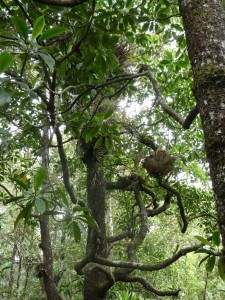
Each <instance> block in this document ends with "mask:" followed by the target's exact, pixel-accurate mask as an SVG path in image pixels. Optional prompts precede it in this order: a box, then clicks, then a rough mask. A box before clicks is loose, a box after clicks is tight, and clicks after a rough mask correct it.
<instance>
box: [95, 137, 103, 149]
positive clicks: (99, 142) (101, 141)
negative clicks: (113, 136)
mask: <svg viewBox="0 0 225 300" xmlns="http://www.w3.org/2000/svg"><path fill="white" fill-rule="evenodd" d="M102 143H103V137H102V136H101V137H100V138H99V139H97V141H96V142H95V145H94V149H98V148H100V147H101V146H102Z"/></svg>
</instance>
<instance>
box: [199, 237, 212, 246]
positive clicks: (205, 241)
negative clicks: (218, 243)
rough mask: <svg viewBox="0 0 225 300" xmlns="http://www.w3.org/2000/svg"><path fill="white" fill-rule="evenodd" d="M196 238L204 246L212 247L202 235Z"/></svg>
mask: <svg viewBox="0 0 225 300" xmlns="http://www.w3.org/2000/svg"><path fill="white" fill-rule="evenodd" d="M195 238H196V239H197V240H199V241H200V242H201V243H202V244H204V245H207V246H210V247H212V244H211V243H210V242H209V241H208V240H207V239H205V238H204V237H202V236H200V235H195Z"/></svg>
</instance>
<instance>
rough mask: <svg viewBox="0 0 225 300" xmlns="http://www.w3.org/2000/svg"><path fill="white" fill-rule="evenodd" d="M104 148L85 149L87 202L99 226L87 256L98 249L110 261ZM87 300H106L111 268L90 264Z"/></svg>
mask: <svg viewBox="0 0 225 300" xmlns="http://www.w3.org/2000/svg"><path fill="white" fill-rule="evenodd" d="M103 148H104V147H102V148H100V149H94V147H93V145H92V144H91V143H90V144H86V145H85V146H84V149H85V154H84V158H83V161H84V163H85V164H86V165H87V200H88V207H89V208H90V210H91V213H92V217H93V218H94V219H95V221H96V223H97V225H98V231H97V230H96V228H92V227H91V226H89V228H88V239H87V248H86V250H87V254H90V253H91V252H92V251H93V247H94V248H95V250H94V251H95V253H96V254H97V255H98V256H100V257H103V258H107V252H108V251H107V242H106V223H105V217H106V216H105V178H104V169H103V160H104V149H103ZM84 274H85V278H84V300H90V299H92V300H103V299H106V293H107V291H108V290H109V289H110V288H111V287H112V286H113V284H114V277H113V275H112V272H111V271H110V269H109V268H108V267H103V266H101V265H98V264H95V263H89V264H87V265H86V266H85V268H84Z"/></svg>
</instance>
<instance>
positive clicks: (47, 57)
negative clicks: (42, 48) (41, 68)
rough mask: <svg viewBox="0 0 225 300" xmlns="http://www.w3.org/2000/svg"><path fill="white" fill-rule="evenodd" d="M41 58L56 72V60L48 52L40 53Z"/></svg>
mask: <svg viewBox="0 0 225 300" xmlns="http://www.w3.org/2000/svg"><path fill="white" fill-rule="evenodd" d="M38 54H39V55H40V57H41V58H42V59H43V60H44V62H45V63H46V64H47V66H48V67H49V69H50V70H51V71H53V70H54V66H55V60H54V58H53V57H52V56H51V55H50V54H49V53H47V52H45V53H44V52H39V53H38Z"/></svg>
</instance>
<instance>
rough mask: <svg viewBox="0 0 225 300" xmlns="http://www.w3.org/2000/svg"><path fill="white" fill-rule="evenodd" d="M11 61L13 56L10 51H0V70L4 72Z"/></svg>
mask: <svg viewBox="0 0 225 300" xmlns="http://www.w3.org/2000/svg"><path fill="white" fill-rule="evenodd" d="M12 63H13V56H12V54H11V53H8V52H2V53H0V72H5V71H6V70H7V69H8V68H9V67H10V66H11V65H12Z"/></svg>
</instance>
